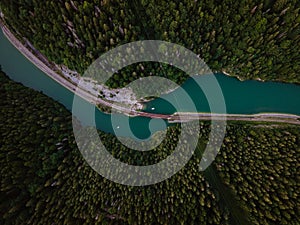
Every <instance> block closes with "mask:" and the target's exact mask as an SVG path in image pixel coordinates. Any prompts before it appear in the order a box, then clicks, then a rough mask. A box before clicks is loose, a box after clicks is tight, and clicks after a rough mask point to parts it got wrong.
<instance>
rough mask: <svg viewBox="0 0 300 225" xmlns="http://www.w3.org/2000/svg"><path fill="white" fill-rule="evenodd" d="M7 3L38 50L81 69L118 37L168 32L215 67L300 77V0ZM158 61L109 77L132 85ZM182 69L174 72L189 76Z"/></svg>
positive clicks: (249, 75)
mask: <svg viewBox="0 0 300 225" xmlns="http://www.w3.org/2000/svg"><path fill="white" fill-rule="evenodd" d="M0 7H1V9H2V11H3V12H4V15H5V20H6V21H7V23H8V24H9V25H11V27H12V28H15V29H16V30H17V31H18V32H19V34H21V35H22V36H24V37H26V38H27V39H28V40H29V41H30V42H31V43H33V44H34V46H35V47H36V48H37V49H38V50H40V51H41V52H42V53H44V54H45V55H46V56H47V57H48V58H49V59H50V60H52V61H54V62H56V63H58V64H61V63H63V64H65V65H66V66H68V67H69V68H70V69H75V70H77V71H78V72H79V73H83V72H84V71H85V69H86V68H87V67H88V66H89V65H90V64H91V62H92V61H93V60H95V59H96V58H98V57H99V56H100V55H101V54H103V53H105V52H107V51H108V50H110V49H112V48H115V47H116V46H118V45H121V44H124V43H128V42H132V41H136V40H141V39H142V40H143V39H160V40H165V41H170V42H173V43H177V44H181V45H183V46H185V47H186V48H188V49H190V50H192V51H193V52H195V53H196V54H198V55H199V56H200V57H201V58H203V59H204V60H205V62H206V63H207V64H208V65H209V66H210V67H211V68H212V69H213V70H214V71H222V70H224V71H226V72H228V73H230V74H232V75H234V76H239V77H240V78H243V79H257V78H260V79H262V80H277V81H285V82H296V83H300V80H299V75H298V71H299V69H300V64H299V63H300V61H299V52H300V43H299V42H300V33H299V31H300V28H299V24H300V16H299V10H300V4H299V1H298V0H290V1H286V0H277V1H271V0H265V1H263V2H262V1H259V0H246V1H242V2H239V1H232V0H224V1H217V0H204V1H190V0H183V1H180V3H176V2H174V1H173V2H170V1H160V2H158V1H154V0H144V1H124V0H111V1H104V0H93V1H73V0H72V1H71V0H68V1H54V0H47V1H38V0H32V1H13V2H11V1H8V0H4V1H1V2H0ZM151 69H152V68H150V69H149V71H148V70H145V71H144V72H143V74H142V73H140V72H139V68H138V67H137V68H134V67H132V68H131V69H130V71H128V73H126V75H125V76H123V77H122V76H120V75H119V74H116V76H115V79H114V82H111V83H108V85H110V86H111V87H116V86H124V85H125V84H127V83H129V82H130V81H131V80H132V78H133V76H132V74H133V72H136V74H137V77H140V76H143V75H145V74H149V72H150V70H151ZM168 71H172V70H168V69H167V70H166V72H165V74H169V73H168ZM173 72H174V73H176V71H173ZM178 77H179V76H177V77H176V76H174V75H171V77H170V78H171V79H173V80H174V81H175V82H177V83H182V80H184V79H183V78H182V79H178ZM118 78H121V79H122V80H124V82H119V81H118ZM135 79H136V78H135Z"/></svg>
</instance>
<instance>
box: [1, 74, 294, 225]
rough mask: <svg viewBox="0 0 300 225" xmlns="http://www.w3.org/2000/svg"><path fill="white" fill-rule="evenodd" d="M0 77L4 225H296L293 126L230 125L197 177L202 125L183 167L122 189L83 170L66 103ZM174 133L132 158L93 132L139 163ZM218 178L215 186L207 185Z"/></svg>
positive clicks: (168, 147) (162, 148) (153, 156)
mask: <svg viewBox="0 0 300 225" xmlns="http://www.w3.org/2000/svg"><path fill="white" fill-rule="evenodd" d="M0 81H1V86H0V94H1V105H0V109H1V117H0V119H1V120H0V123H1V126H0V131H1V132H0V135H1V138H0V141H1V142H0V161H1V173H0V177H1V179H0V180H1V187H0V188H1V189H0V199H1V201H0V213H1V215H2V216H1V218H0V223H1V224H28V223H29V224H51V223H55V224H62V223H66V224H297V222H299V220H300V218H299V217H300V215H299V209H298V208H297V207H298V206H299V197H298V196H299V194H300V193H299V190H300V188H299V182H298V177H299V171H298V170H297V167H298V165H299V151H300V149H299V146H300V131H299V128H298V127H297V126H288V125H279V124H278V125H276V124H273V125H272V124H261V123H251V124H243V123H237V122H235V123H230V124H229V126H228V128H227V134H226V137H225V139H224V144H223V145H222V148H221V150H220V153H219V154H218V156H217V158H216V161H215V162H214V163H213V164H212V165H211V166H210V167H209V170H208V171H207V172H206V173H203V172H200V171H199V167H198V164H199V162H200V159H201V152H202V151H203V149H204V147H205V146H206V143H207V140H208V134H209V130H210V128H209V125H208V124H207V123H200V126H201V133H200V139H199V143H198V147H197V150H196V152H195V154H194V155H193V157H192V158H191V160H190V161H189V162H188V164H187V165H186V166H185V167H184V168H183V169H182V170H180V171H179V172H178V173H177V174H176V175H174V176H172V177H171V178H170V179H168V180H165V181H163V182H161V183H158V184H155V185H151V186H146V187H128V186H123V185H119V184H116V183H114V182H111V181H109V180H107V179H105V178H103V177H101V176H100V175H98V174H97V173H96V172H95V171H93V170H92V169H91V168H90V167H89V166H88V165H87V163H86V162H85V160H84V159H83V157H82V156H81V154H80V152H79V151H78V149H77V146H76V143H75V139H74V136H73V132H72V121H71V114H70V112H68V111H67V110H66V109H65V108H64V107H63V106H62V105H60V104H59V103H57V102H56V101H54V100H52V99H50V98H49V97H47V96H45V95H43V94H42V93H40V92H37V91H34V90H32V89H29V88H26V87H23V86H22V85H21V84H18V83H15V82H13V81H11V80H10V79H9V78H8V77H6V76H5V75H4V74H3V73H1V74H0ZM78 127H80V124H79V123H78ZM81 129H89V128H88V127H87V128H84V127H82V128H81ZM179 133H180V126H172V127H169V128H168V136H167V137H168V138H167V139H165V140H164V141H163V142H162V144H161V145H159V146H158V147H157V148H156V149H154V150H153V151H150V152H139V153H138V154H137V153H136V151H131V150H130V149H127V148H126V147H124V146H123V145H122V144H121V143H120V142H119V141H118V140H117V139H116V137H115V136H114V135H111V134H106V133H103V132H101V131H99V136H100V137H101V140H102V142H103V143H104V144H105V145H106V146H107V148H108V150H109V151H110V152H111V154H112V155H113V156H114V157H116V158H118V159H120V160H121V161H123V162H127V163H129V164H134V165H142V164H152V163H155V162H158V161H160V160H162V159H164V158H166V157H167V156H168V155H169V154H170V153H171V152H172V151H173V149H174V147H175V146H176V144H177V142H178V135H179ZM214 174H215V176H214V179H216V180H217V181H218V182H211V179H210V178H211V177H212V176H213V175H214ZM224 187H226V188H224ZM228 196H230V199H228ZM232 196H233V197H232ZM228 200H230V204H229V203H228ZM237 212H239V213H237ZM240 212H242V213H240ZM236 220H238V221H236Z"/></svg>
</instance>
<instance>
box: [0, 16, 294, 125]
mask: <svg viewBox="0 0 300 225" xmlns="http://www.w3.org/2000/svg"><path fill="white" fill-rule="evenodd" d="M0 26H1V29H2V31H3V33H4V35H5V36H6V37H7V39H8V40H9V41H10V42H11V43H12V44H13V45H14V46H15V47H16V48H17V49H18V50H19V51H20V52H21V53H22V54H23V55H24V56H25V57H26V58H27V59H28V60H30V61H31V62H32V63H33V64H34V65H36V66H37V67H38V68H39V69H40V70H42V71H43V72H44V73H45V74H47V75H48V76H49V77H50V78H52V79H53V80H55V81H56V82H58V83H59V84H61V85H62V86H64V87H65V88H67V89H68V90H70V91H71V92H73V93H76V95H78V96H80V97H81V98H83V99H85V100H86V101H88V102H90V103H92V104H94V105H103V106H107V107H112V108H114V109H115V110H117V111H118V112H121V113H123V114H126V115H129V116H143V117H150V118H159V119H165V120H168V121H169V122H171V123H179V122H186V121H191V120H212V119H213V120H242V121H266V122H282V123H291V124H298V125H300V116H296V115H290V114H280V113H261V114H253V115H246V114H245V115H244V114H225V115H224V114H215V113H189V112H184V113H175V114H173V115H165V114H156V113H148V112H140V111H135V110H134V109H129V108H126V107H122V106H119V105H117V104H113V103H111V102H108V101H105V100H103V99H101V98H98V96H95V95H93V94H92V93H90V92H89V91H88V90H85V89H82V88H80V87H78V84H77V83H73V82H71V81H70V80H67V79H66V78H65V77H64V76H63V75H60V74H58V73H57V72H55V71H54V66H53V67H52V66H51V65H52V64H51V63H50V62H49V61H47V59H46V57H45V56H43V55H42V54H41V53H40V52H38V51H37V50H35V49H31V50H32V51H34V54H33V53H32V52H31V51H30V50H29V49H28V48H26V47H25V46H24V45H23V43H21V42H20V41H19V40H18V39H17V38H16V37H15V36H14V34H13V33H12V32H11V31H10V30H9V29H8V28H7V27H6V26H5V25H4V24H3V23H2V22H1V20H0ZM27 46H29V47H30V46H31V44H30V43H27Z"/></svg>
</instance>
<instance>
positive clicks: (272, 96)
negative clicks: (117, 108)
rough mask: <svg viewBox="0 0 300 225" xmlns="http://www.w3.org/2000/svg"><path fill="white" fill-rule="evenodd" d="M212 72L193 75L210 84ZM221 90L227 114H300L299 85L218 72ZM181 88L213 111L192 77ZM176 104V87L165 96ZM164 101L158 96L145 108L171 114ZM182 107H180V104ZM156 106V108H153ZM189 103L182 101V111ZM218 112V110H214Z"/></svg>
mask: <svg viewBox="0 0 300 225" xmlns="http://www.w3.org/2000/svg"><path fill="white" fill-rule="evenodd" d="M209 76H210V75H203V76H199V77H194V79H196V80H198V82H203V83H209V79H208V78H209ZM215 77H216V78H217V80H218V82H219V85H220V87H221V89H222V92H223V95H224V99H225V103H226V109H227V113H230V114H254V113H260V112H279V113H290V114H296V115H300V85H295V84H286V83H279V82H259V81H253V80H250V81H239V80H238V79H236V78H233V77H229V76H226V75H224V74H215ZM182 87H183V88H184V89H185V90H186V92H187V93H188V94H189V96H191V98H192V99H193V101H194V103H195V106H196V108H197V110H198V111H199V112H210V109H209V105H208V102H207V100H206V97H205V95H204V93H203V92H202V90H201V89H200V88H199V86H198V85H197V83H196V82H195V81H193V79H189V80H187V81H186V82H185V83H184V84H183V85H182ZM164 99H168V100H169V101H170V102H172V104H174V105H177V102H178V99H181V97H180V93H179V92H177V91H176V90H175V91H174V92H172V93H170V94H168V95H165V96H164ZM164 102H165V100H163V99H156V100H154V101H151V102H149V103H148V104H147V109H146V111H151V112H156V113H172V112H174V111H175V108H174V107H172V105H171V104H164ZM177 107H178V108H180V106H179V105H178V106H177ZM151 108H155V110H151ZM190 110H191V109H190V107H189V106H188V105H184V102H183V103H181V108H180V111H183V112H184V111H190ZM215 113H218V112H215Z"/></svg>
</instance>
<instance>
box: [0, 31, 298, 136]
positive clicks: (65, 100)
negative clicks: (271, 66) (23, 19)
mask: <svg viewBox="0 0 300 225" xmlns="http://www.w3.org/2000/svg"><path fill="white" fill-rule="evenodd" d="M0 64H1V66H2V69H3V71H4V72H6V73H7V75H8V76H9V77H10V78H11V79H12V80H14V81H17V82H21V83H22V84H23V85H25V86H27V87H31V88H33V89H35V90H38V91H42V92H43V93H45V94H46V95H48V96H49V97H51V98H53V99H55V100H57V101H58V102H60V103H62V104H63V105H64V106H65V107H66V108H67V109H69V110H71V108H72V102H73V98H74V94H73V93H72V92H70V91H69V90H67V89H65V88H64V87H63V86H61V85H59V84H58V83H56V82H55V81H53V80H52V79H51V78H49V77H48V76H47V75H46V74H44V73H43V72H42V71H40V70H39V69H38V68H36V67H35V65H33V64H32V63H31V62H30V61H29V60H27V59H26V58H25V57H24V56H23V55H22V54H21V53H20V52H19V51H18V50H17V49H16V48H15V47H14V46H13V45H11V44H10V42H9V41H8V40H7V39H6V38H5V36H4V35H3V33H2V32H0ZM215 76H216V78H217V80H218V81H219V85H220V87H221V88H222V91H223V94H224V98H225V102H226V107H227V113H233V114H234V113H237V114H240V113H243V114H252V113H259V112H281V113H291V114H297V115H300V98H299V96H300V85H294V84H284V83H276V82H265V83H263V82H258V81H244V82H240V81H239V80H237V79H235V78H232V77H227V76H225V75H223V74H216V75H215ZM196 79H199V80H198V81H199V82H203V83H207V85H210V83H209V82H208V81H209V77H208V76H201V77H198V78H196ZM182 87H183V88H184V89H185V90H186V91H187V93H189V95H190V96H191V97H192V99H193V101H194V103H195V106H196V108H197V110H198V111H200V112H209V111H210V110H209V106H208V102H207V100H206V97H205V95H204V93H203V92H202V91H201V89H200V88H199V87H198V86H197V84H196V83H195V82H194V81H193V80H192V79H189V80H187V82H186V83H184V84H183V85H182ZM165 98H166V99H167V100H169V101H170V103H171V104H169V103H166V102H165V100H162V99H156V100H153V101H151V102H149V103H148V104H147V108H146V111H150V112H156V113H166V114H170V113H173V112H174V111H175V108H174V107H173V106H172V104H175V105H176V104H177V103H176V102H178V101H180V99H181V96H180V94H178V91H176V90H175V91H174V92H172V93H170V94H168V95H166V96H165ZM80 104H81V105H82V108H83V113H82V115H80V114H78V115H76V116H77V117H78V118H80V120H81V121H82V122H83V123H86V124H89V121H90V119H91V117H93V115H90V116H89V118H87V117H86V115H85V113H84V108H88V107H89V106H90V104H89V103H88V102H86V101H84V100H82V101H81V102H80ZM153 107H154V108H155V109H154V110H152V108H153ZM178 107H179V106H178ZM180 111H190V109H189V107H188V106H186V105H185V104H184V101H181V104H180ZM216 113H217V112H216ZM92 119H94V118H92ZM127 119H128V118H127V117H126V116H124V115H117V120H118V122H119V124H118V126H119V127H120V128H119V132H120V135H126V136H128V132H127V129H125V128H126V121H127ZM150 120H151V119H149V118H144V117H136V118H130V119H129V124H130V127H131V129H132V131H133V134H135V135H137V137H139V138H146V137H148V136H149V135H150V134H151V132H150V130H149V121H150ZM95 121H96V126H97V128H98V129H101V130H102V131H105V132H109V133H114V131H113V128H112V125H111V122H110V116H109V115H107V114H104V113H102V112H100V111H99V110H98V109H96V110H95ZM152 124H157V126H154V128H155V129H153V130H152V131H153V132H155V131H156V130H159V129H161V128H162V127H163V126H162V125H161V122H160V120H159V121H158V122H157V123H152ZM152 127H153V126H152ZM123 128H124V131H123V132H122V130H123ZM129 136H132V135H129Z"/></svg>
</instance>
